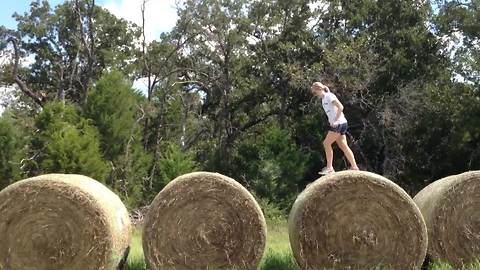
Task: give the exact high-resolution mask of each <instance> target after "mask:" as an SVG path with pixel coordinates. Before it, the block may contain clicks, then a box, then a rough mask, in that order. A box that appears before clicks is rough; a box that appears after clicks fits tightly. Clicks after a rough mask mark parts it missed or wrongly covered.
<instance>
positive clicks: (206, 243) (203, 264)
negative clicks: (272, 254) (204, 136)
mask: <svg viewBox="0 0 480 270" xmlns="http://www.w3.org/2000/svg"><path fill="white" fill-rule="evenodd" d="M265 241H266V224H265V219H264V217H263V214H262V211H261V210H260V207H259V206H258V204H257V203H256V201H255V199H254V198H253V197H252V195H251V194H250V193H249V192H248V191H247V190H246V189H245V188H244V187H242V186H241V185H240V184H239V183H237V182H236V181H235V180H233V179H231V178H228V177H226V176H223V175H220V174H215V173H207V172H197V173H191V174H186V175H183V176H180V177H178V178H176V179H175V180H173V181H172V182H170V183H169V184H168V185H167V186H166V187H165V188H164V189H163V190H162V191H161V192H160V193H159V194H158V195H157V197H156V198H155V200H154V201H153V203H152V205H151V206H150V210H149V213H148V214H147V217H146V220H145V224H144V231H143V248H144V253H145V257H146V261H147V263H148V265H149V266H150V268H151V269H153V270H185V269H191V270H205V269H257V267H258V264H259V263H260V260H261V258H262V255H263V253H264V250H265Z"/></svg>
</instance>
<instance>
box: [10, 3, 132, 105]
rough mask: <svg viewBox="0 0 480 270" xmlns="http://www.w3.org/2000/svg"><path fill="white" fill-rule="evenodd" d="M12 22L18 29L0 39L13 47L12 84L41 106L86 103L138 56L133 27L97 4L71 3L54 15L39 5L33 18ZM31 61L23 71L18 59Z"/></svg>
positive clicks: (35, 5) (27, 15)
mask: <svg viewBox="0 0 480 270" xmlns="http://www.w3.org/2000/svg"><path fill="white" fill-rule="evenodd" d="M14 17H15V18H16V20H17V22H18V27H17V30H15V31H13V30H9V31H7V33H4V34H3V36H2V39H3V40H4V41H3V42H8V43H9V44H11V45H12V46H13V48H14V61H13V63H12V65H13V68H12V70H13V72H12V78H13V79H12V82H14V83H15V84H16V85H18V87H19V88H20V89H21V90H22V92H23V93H24V94H26V95H27V96H29V97H30V98H31V99H32V100H33V101H34V102H35V103H36V104H37V105H39V106H43V105H44V104H45V103H46V102H47V101H53V100H64V99H68V100H70V101H72V102H74V103H80V104H83V103H86V100H87V96H88V91H89V89H90V88H91V83H92V82H93V81H95V80H97V79H98V78H99V77H100V75H101V74H102V72H103V70H105V69H106V68H121V69H124V70H125V72H127V70H128V65H129V62H131V60H132V57H133V55H134V52H135V48H134V38H135V36H136V35H137V33H136V29H135V26H134V25H132V24H130V23H128V22H126V21H125V20H122V19H118V18H116V17H115V16H113V15H111V14H110V13H109V12H108V11H106V10H105V9H102V8H100V7H98V6H95V0H75V1H67V2H65V3H63V4H61V5H59V6H57V7H56V8H55V9H53V10H52V8H51V7H50V5H49V3H48V1H42V2H41V1H40V0H37V1H34V2H32V3H31V10H30V12H29V13H25V14H24V15H19V14H14ZM4 32H5V31H4ZM112 37H115V38H112ZM29 57H30V58H33V57H34V62H33V63H32V64H31V65H29V66H27V67H20V65H19V61H20V59H21V58H29Z"/></svg>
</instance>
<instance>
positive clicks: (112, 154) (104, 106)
mask: <svg viewBox="0 0 480 270" xmlns="http://www.w3.org/2000/svg"><path fill="white" fill-rule="evenodd" d="M139 100H140V99H139V98H137V94H136V93H135V92H134V90H133V89H132V84H131V83H130V82H128V81H127V80H126V79H125V77H124V76H123V75H122V74H121V73H120V72H117V71H114V72H111V73H108V74H105V75H104V76H103V77H102V78H101V79H100V80H99V81H98V82H97V84H96V85H95V89H94V90H93V91H92V92H91V93H90V95H89V97H88V103H87V105H86V108H85V115H86V116H87V117H88V118H90V119H92V121H93V123H94V125H95V126H96V127H97V128H98V130H99V132H100V134H101V141H102V149H103V152H104V153H105V158H107V159H108V160H115V159H116V158H117V157H118V156H120V155H122V154H124V152H125V147H126V145H127V143H128V141H129V140H130V138H131V137H132V136H135V135H138V133H139V126H138V123H137V122H136V121H137V119H136V116H137V112H138V111H139V107H138V103H139Z"/></svg>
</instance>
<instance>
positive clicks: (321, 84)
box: [312, 82, 330, 92]
mask: <svg viewBox="0 0 480 270" xmlns="http://www.w3.org/2000/svg"><path fill="white" fill-rule="evenodd" d="M312 86H314V87H315V88H320V89H323V90H324V91H325V92H330V88H328V86H326V85H324V84H323V83H321V82H314V83H313V85H312Z"/></svg>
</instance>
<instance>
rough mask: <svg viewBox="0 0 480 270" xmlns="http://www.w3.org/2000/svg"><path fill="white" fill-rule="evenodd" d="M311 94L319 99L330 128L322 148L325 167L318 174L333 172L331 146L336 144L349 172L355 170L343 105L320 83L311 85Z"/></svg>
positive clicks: (356, 167) (356, 168) (355, 164)
mask: <svg viewBox="0 0 480 270" xmlns="http://www.w3.org/2000/svg"><path fill="white" fill-rule="evenodd" d="M311 92H312V94H313V95H314V96H316V97H320V98H321V99H322V107H323V110H324V111H325V113H326V114H327V117H328V123H329V124H330V128H329V129H328V133H327V136H326V137H325V140H324V141H323V146H324V147H325V155H326V158H327V166H326V167H325V168H323V169H322V170H321V171H320V172H319V174H322V175H326V174H329V173H333V172H335V170H334V169H333V149H332V144H333V143H334V142H336V143H337V145H338V147H340V149H342V151H343V153H344V154H345V157H346V158H347V160H348V162H349V163H350V169H351V170H357V171H358V166H357V163H356V161H355V157H354V156H353V152H352V150H351V149H350V147H348V143H347V136H345V134H346V133H347V128H348V122H347V119H346V118H345V115H344V114H343V105H342V103H341V102H340V101H339V100H338V98H337V97H336V96H335V95H334V94H333V93H332V92H330V89H329V88H328V87H327V86H326V85H324V84H322V83H321V82H315V83H313V85H312V87H311Z"/></svg>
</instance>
